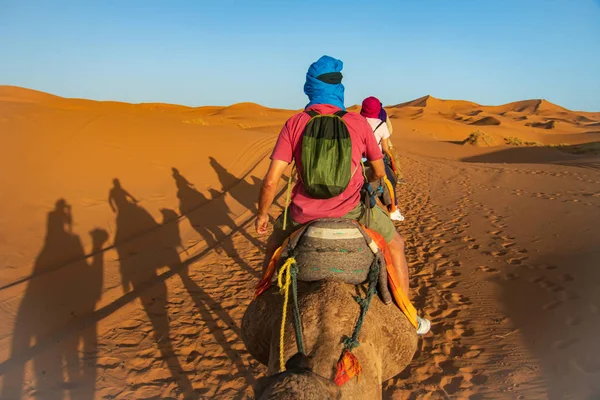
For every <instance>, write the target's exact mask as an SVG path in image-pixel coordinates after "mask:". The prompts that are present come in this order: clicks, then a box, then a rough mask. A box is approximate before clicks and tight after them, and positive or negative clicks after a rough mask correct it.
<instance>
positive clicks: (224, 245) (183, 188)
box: [172, 161, 264, 278]
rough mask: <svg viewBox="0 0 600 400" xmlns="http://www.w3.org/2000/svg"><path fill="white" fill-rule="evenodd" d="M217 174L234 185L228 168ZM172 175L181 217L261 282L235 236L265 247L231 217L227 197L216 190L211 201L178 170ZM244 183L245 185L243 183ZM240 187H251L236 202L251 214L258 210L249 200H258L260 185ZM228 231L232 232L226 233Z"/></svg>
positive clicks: (212, 192)
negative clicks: (238, 249)
mask: <svg viewBox="0 0 600 400" xmlns="http://www.w3.org/2000/svg"><path fill="white" fill-rule="evenodd" d="M215 163H216V161H215ZM217 171H221V172H220V174H219V176H220V177H221V179H223V181H224V182H230V180H229V179H230V178H229V177H226V176H225V174H228V173H227V172H226V170H225V169H224V168H219V169H217ZM172 172H173V179H174V180H175V185H176V186H177V198H178V199H179V212H180V214H181V215H183V216H185V217H186V218H187V219H188V220H189V222H190V225H191V226H192V228H193V229H194V230H195V231H196V232H198V233H199V234H200V236H201V238H202V239H203V240H204V242H205V243H206V245H207V247H208V248H211V249H215V250H217V251H220V250H223V251H224V252H225V253H226V255H227V256H228V257H229V258H231V259H233V260H234V261H235V262H236V263H237V264H238V265H239V266H240V267H241V268H243V269H244V270H245V271H246V272H248V273H249V274H251V275H253V276H255V277H257V278H258V272H257V270H256V267H255V266H251V265H249V264H248V262H246V261H245V260H244V259H243V258H242V257H241V256H240V254H239V253H238V251H237V250H236V248H235V244H234V242H233V234H232V233H233V232H239V233H241V234H242V236H243V237H244V239H246V240H247V241H248V242H249V243H251V244H252V245H253V246H254V247H255V248H259V249H260V248H263V247H264V244H263V243H261V242H260V241H258V240H256V239H255V238H254V237H252V236H251V235H249V234H248V233H247V232H246V230H245V229H244V228H243V227H241V226H238V224H237V223H236V221H235V220H234V219H233V218H232V217H231V215H230V210H229V207H228V205H227V204H226V202H225V196H224V194H223V193H221V192H219V191H217V190H215V189H209V194H210V198H209V197H207V196H205V195H204V194H203V193H201V192H200V191H198V190H197V189H196V187H195V186H194V185H193V184H192V183H190V182H189V181H188V180H187V179H186V178H185V177H184V176H183V175H182V174H181V173H180V172H179V170H178V169H177V168H172ZM241 182H244V181H243V180H242V181H241ZM240 185H249V186H248V187H243V188H242V191H243V193H244V194H246V195H245V196H236V197H234V198H236V200H237V201H238V202H240V203H241V204H243V205H244V207H246V208H248V209H249V210H252V209H256V204H255V203H254V202H253V201H249V200H248V199H247V197H250V196H251V194H254V193H256V196H255V197H254V198H257V197H258V190H259V187H260V182H258V183H257V182H255V183H254V184H253V185H250V184H247V183H246V182H244V184H241V183H240ZM225 187H227V186H225ZM238 189H239V188H237V187H236V188H235V189H234V190H232V191H230V192H228V193H230V194H231V193H238ZM254 214H255V213H254V211H252V215H254ZM225 230H227V231H229V232H228V233H226V232H225Z"/></svg>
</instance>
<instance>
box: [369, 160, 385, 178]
mask: <svg viewBox="0 0 600 400" xmlns="http://www.w3.org/2000/svg"><path fill="white" fill-rule="evenodd" d="M371 168H373V175H374V178H375V179H379V178H385V176H386V175H385V165H384V164H383V158H380V159H379V160H375V161H371Z"/></svg>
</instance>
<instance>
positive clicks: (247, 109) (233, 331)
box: [0, 86, 600, 400]
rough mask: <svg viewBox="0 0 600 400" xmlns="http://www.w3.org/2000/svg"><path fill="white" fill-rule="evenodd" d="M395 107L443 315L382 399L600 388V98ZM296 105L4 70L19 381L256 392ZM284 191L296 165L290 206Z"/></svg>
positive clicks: (4, 212)
mask: <svg viewBox="0 0 600 400" xmlns="http://www.w3.org/2000/svg"><path fill="white" fill-rule="evenodd" d="M374 94H375V95H377V94H376V93H374ZM348 110H349V111H355V112H356V111H359V110H360V107H359V106H357V105H354V106H351V107H348ZM386 110H387V112H388V115H389V116H390V119H391V121H392V123H393V126H394V130H393V134H392V137H391V140H392V143H393V145H394V148H395V149H396V152H397V153H398V155H399V160H400V165H401V168H402V171H403V174H404V179H405V184H404V185H402V186H401V188H400V189H399V190H398V193H397V194H398V199H399V208H400V209H401V211H402V213H403V215H405V217H406V219H405V221H404V222H402V223H399V224H397V229H398V231H399V232H401V233H402V235H403V236H404V237H405V239H406V254H407V261H408V264H409V266H410V274H411V296H412V299H413V301H414V303H415V305H418V307H419V311H420V312H421V313H422V314H423V315H424V316H426V317H428V318H430V319H431V321H432V332H433V333H432V334H430V335H429V336H428V337H427V338H426V339H425V340H423V341H422V342H421V343H420V345H419V346H420V348H421V350H422V351H419V352H418V355H417V356H416V357H415V359H414V360H413V362H412V363H411V364H410V366H409V368H407V369H406V370H405V371H404V372H403V373H402V374H400V375H399V376H397V377H394V378H392V379H390V380H388V381H386V382H384V384H383V388H382V395H383V397H384V398H385V399H409V398H410V399H412V398H488V397H489V398H494V397H498V393H503V394H505V395H507V396H508V397H514V398H527V399H529V398H548V397H550V398H582V399H583V398H593V397H594V396H597V394H598V393H600V368H599V366H600V348H599V347H598V340H597V338H598V336H600V318H598V315H597V314H598V313H599V310H600V303H598V296H597V293H598V282H600V269H599V268H597V264H598V259H600V248H599V247H598V243H597V242H598V239H597V238H598V237H600V224H598V221H599V220H600V195H599V193H600V158H599V157H598V153H599V152H600V148H599V146H598V145H599V143H600V129H599V127H600V112H598V113H592V112H579V111H571V110H568V109H565V108H563V107H560V106H557V105H555V104H552V103H550V102H548V101H546V100H525V101H518V102H513V103H508V104H504V105H499V106H486V105H480V104H476V103H474V102H470V101H463V100H442V99H437V98H435V97H432V96H424V97H421V98H419V99H415V100H412V101H408V102H403V103H400V104H395V105H389V106H386ZM298 111H299V110H284V109H274V108H268V107H264V106H261V105H259V104H255V103H238V104H233V105H229V106H203V107H188V106H180V105H175V104H162V103H142V104H130V103H124V102H118V101H93V100H86V99H71V98H63V97H59V96H55V95H51V94H47V93H43V92H39V91H35V90H30V89H24V88H19V87H14V86H0V141H1V142H0V171H2V172H1V173H0V187H1V188H2V190H1V193H2V195H0V210H1V211H0V255H1V256H0V321H2V323H1V324H0V385H1V386H0V398H1V399H21V398H23V399H34V398H44V399H45V398H52V399H66V398H70V399H83V400H92V399H94V400H95V399H98V400H100V399H107V398H111V399H118V400H124V399H150V398H169V399H175V398H177V399H179V398H217V399H231V398H238V399H239V398H245V396H252V393H253V391H252V387H253V386H254V385H255V384H256V382H257V379H259V378H260V377H261V376H264V375H265V373H266V371H267V368H266V367H265V366H263V365H260V364H259V363H258V362H257V360H254V359H253V358H252V357H251V356H250V355H249V354H248V352H247V351H246V349H245V346H244V344H243V341H242V339H241V330H240V324H241V320H242V315H243V313H244V311H245V309H246V307H247V305H248V304H249V303H250V301H251V300H252V298H253V295H254V287H255V285H256V283H257V281H258V279H259V276H260V273H261V262H262V258H263V255H264V247H265V241H266V237H264V236H259V235H258V234H256V233H255V232H254V229H253V224H254V220H255V215H256V212H257V199H258V194H259V192H260V188H261V185H262V178H263V177H264V175H265V173H266V171H267V168H268V166H269V163H270V155H271V152H272V149H273V146H274V144H275V142H276V140H277V135H278V133H279V132H280V130H281V127H282V126H283V124H284V123H285V121H286V120H287V119H288V118H289V117H290V116H291V115H293V114H294V113H296V112H298ZM544 127H551V129H542V128H544ZM289 172H290V171H286V174H289ZM284 204H285V182H283V181H282V182H281V185H280V188H279V193H278V195H277V199H276V202H275V205H274V206H273V207H272V208H271V210H270V216H271V217H272V218H273V219H274V218H276V217H277V216H278V215H279V213H281V211H282V210H283V208H284ZM373 301H379V300H378V299H377V298H374V300H373ZM349 307H355V308H356V312H357V313H358V305H357V304H354V305H352V304H350V305H349ZM357 315H358V314H357ZM329 317H334V316H329ZM372 317H373V316H372V315H371V314H367V317H366V319H365V324H368V323H369V319H370V318H372ZM290 323H291V322H290ZM351 329H352V327H348V332H351ZM540 332H543V335H541V334H540ZM327 335H328V333H327V332H322V336H323V337H328V336H327ZM330 339H331V338H329V339H328V340H330ZM338 339H339V340H340V343H341V340H342V338H334V339H331V340H338ZM289 340H290V341H291V343H293V340H294V339H293V338H289ZM310 340H312V339H310V338H307V343H308V342H309V341H310ZM361 340H362V339H361ZM371 345H372V344H370V343H362V342H361V346H359V348H358V349H357V350H356V354H358V357H359V358H360V354H361V347H363V346H365V347H366V346H371ZM340 350H341V348H340ZM498 360H502V362H498ZM360 362H361V364H363V367H368V368H370V367H369V365H370V364H369V363H368V362H365V363H363V360H360ZM334 365H335V360H333V361H332V368H333V366H334ZM505 397H506V396H505Z"/></svg>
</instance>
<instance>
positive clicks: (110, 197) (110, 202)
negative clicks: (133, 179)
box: [108, 190, 116, 212]
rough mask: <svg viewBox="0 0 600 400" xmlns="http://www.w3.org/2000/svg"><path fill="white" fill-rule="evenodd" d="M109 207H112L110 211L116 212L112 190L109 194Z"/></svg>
mask: <svg viewBox="0 0 600 400" xmlns="http://www.w3.org/2000/svg"><path fill="white" fill-rule="evenodd" d="M108 205H110V209H111V210H113V212H115V211H116V210H115V205H114V204H113V192H112V190H111V191H110V192H109V193H108Z"/></svg>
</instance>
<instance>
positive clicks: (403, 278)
mask: <svg viewBox="0 0 600 400" xmlns="http://www.w3.org/2000/svg"><path fill="white" fill-rule="evenodd" d="M388 248H389V249H390V254H391V256H392V262H393V263H394V268H395V269H396V274H397V275H398V278H399V279H400V286H401V288H402V290H403V291H404V294H405V295H406V297H408V298H410V295H409V292H408V290H409V285H408V263H407V262H406V256H405V255H404V239H402V236H400V234H399V233H398V232H396V235H394V238H393V239H392V241H391V242H389V243H388Z"/></svg>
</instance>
